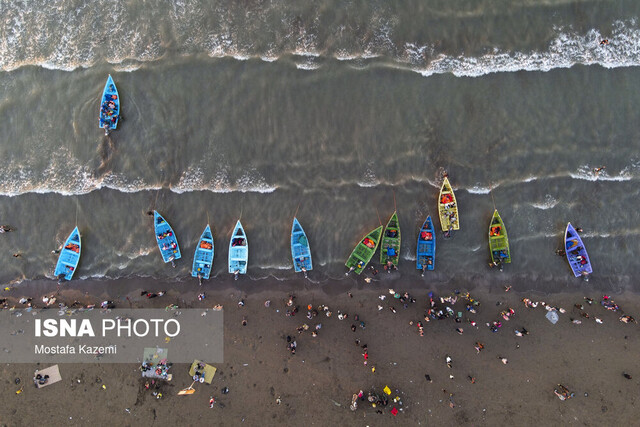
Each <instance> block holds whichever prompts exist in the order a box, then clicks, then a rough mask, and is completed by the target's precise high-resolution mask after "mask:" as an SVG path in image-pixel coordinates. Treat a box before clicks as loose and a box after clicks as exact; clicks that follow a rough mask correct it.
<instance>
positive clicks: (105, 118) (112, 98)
mask: <svg viewBox="0 0 640 427" xmlns="http://www.w3.org/2000/svg"><path fill="white" fill-rule="evenodd" d="M119 119H120V96H119V95H118V89H117V88H116V84H115V83H114V82H113V79H112V78H111V74H109V77H108V78H107V83H106V84H105V85H104V90H103V91H102V100H101V101H100V115H99V119H98V126H99V127H100V128H101V129H104V133H105V135H108V134H109V130H115V129H116V127H118V120H119Z"/></svg>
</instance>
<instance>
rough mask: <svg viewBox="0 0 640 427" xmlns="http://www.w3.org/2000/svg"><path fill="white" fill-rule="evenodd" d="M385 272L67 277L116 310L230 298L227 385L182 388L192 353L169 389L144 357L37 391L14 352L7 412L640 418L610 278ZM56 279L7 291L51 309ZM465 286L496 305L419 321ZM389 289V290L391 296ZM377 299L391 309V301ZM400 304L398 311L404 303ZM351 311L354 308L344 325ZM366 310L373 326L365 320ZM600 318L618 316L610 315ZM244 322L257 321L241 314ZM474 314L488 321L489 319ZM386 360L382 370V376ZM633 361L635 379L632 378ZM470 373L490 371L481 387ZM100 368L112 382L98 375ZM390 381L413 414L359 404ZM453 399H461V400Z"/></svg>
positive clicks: (66, 292)
mask: <svg viewBox="0 0 640 427" xmlns="http://www.w3.org/2000/svg"><path fill="white" fill-rule="evenodd" d="M387 277H389V278H387ZM381 279H382V280H380V281H378V282H373V283H372V284H365V283H363V282H362V280H361V279H360V280H357V281H352V280H348V281H345V280H342V281H334V282H328V283H325V284H323V285H320V286H318V285H311V284H305V283H304V281H303V279H302V278H300V280H299V281H291V282H281V281H278V280H276V279H271V280H264V281H251V282H249V281H243V280H242V278H240V279H239V280H238V281H237V282H235V281H233V279H232V278H230V280H228V281H224V282H222V286H220V284H219V283H218V281H216V285H217V286H212V285H211V284H205V285H204V286H203V287H200V286H198V284H197V281H195V279H194V282H193V283H192V284H189V283H185V282H179V283H173V284H172V283H169V282H167V281H157V280H155V279H152V278H137V279H122V280H118V281H105V282H106V283H105V282H101V281H87V282H85V283H82V281H77V283H74V282H76V281H74V282H71V283H70V284H69V283H68V284H67V285H66V288H65V287H63V288H61V293H60V297H59V298H60V300H59V301H64V302H67V303H70V302H73V301H75V300H78V301H80V302H81V303H83V304H84V303H85V301H86V302H89V303H98V304H99V302H100V300H102V299H113V300H114V302H115V303H116V307H117V306H118V305H120V306H122V307H124V304H127V306H128V304H131V306H132V307H140V308H143V307H144V308H150V307H165V306H167V305H169V304H177V305H179V306H180V307H189V306H191V307H209V308H210V307H212V306H214V305H216V304H222V305H223V306H224V333H225V337H224V341H225V349H224V350H225V363H222V364H216V365H215V366H216V367H217V368H218V373H217V374H216V377H215V378H214V381H213V383H212V384H211V385H206V384H203V385H200V386H195V387H196V389H197V391H196V393H195V394H194V395H193V396H176V393H177V391H179V390H180V389H182V388H185V387H187V386H188V385H189V384H190V383H191V378H190V377H189V375H188V374H187V373H186V371H187V370H188V366H187V365H184V364H176V365H174V366H173V367H172V372H173V375H174V378H173V380H172V381H171V382H169V383H166V384H163V385H162V386H161V389H160V390H161V391H162V393H163V398H162V399H156V398H155V397H153V396H152V395H151V392H150V391H149V390H145V388H144V382H145V381H144V380H143V379H142V378H141V376H140V371H139V369H138V368H139V367H138V366H137V365H135V364H103V363H95V364H60V371H61V375H62V377H63V381H62V382H61V383H59V384H53V385H52V386H51V387H47V388H45V389H41V390H37V389H35V388H33V387H32V384H31V381H30V378H31V374H32V373H33V371H34V370H35V369H39V368H42V366H37V364H3V365H2V374H1V375H0V383H1V384H4V385H5V386H4V387H2V388H0V396H1V397H2V399H3V400H4V402H6V404H7V412H6V413H7V414H8V416H7V421H9V422H10V423H12V422H13V423H26V422H31V421H33V422H37V421H43V420H46V421H48V422H54V423H62V422H71V423H77V422H78V419H81V422H86V420H88V419H89V418H91V419H100V420H105V422H106V420H109V422H118V423H121V424H125V425H126V424H130V423H134V422H135V423H145V424H151V423H154V422H155V423H157V424H159V425H168V424H175V423H177V422H180V421H181V420H182V421H183V420H184V419H183V417H185V416H186V417H188V418H187V419H188V420H189V422H190V423H192V424H205V423H207V422H210V417H212V416H214V417H216V418H218V419H219V420H220V421H222V422H224V423H229V424H239V423H241V422H242V421H243V420H244V422H246V423H248V425H255V424H259V423H266V424H277V423H284V422H291V420H296V423H303V422H304V423H307V424H318V423H322V424H326V423H342V424H344V423H345V422H346V423H347V424H355V425H388V424H394V425H406V424H407V423H411V424H413V425H420V424H424V423H432V422H444V423H446V424H453V423H456V424H474V425H496V424H497V423H500V424H504V423H506V422H515V423H519V424H531V423H534V422H540V421H543V422H554V421H558V420H564V422H566V423H570V422H572V421H575V422H581V423H586V424H587V425H589V424H594V425H595V424H602V423H605V422H608V423H610V422H611V421H612V420H616V421H618V422H620V423H622V422H626V423H627V424H629V425H630V423H631V420H633V419H634V418H633V413H635V411H633V410H631V409H630V408H631V406H632V405H637V404H638V402H637V400H638V398H637V397H636V394H637V393H636V392H635V390H637V387H638V385H639V383H638V379H640V371H637V370H638V369H639V368H638V364H637V357H636V355H637V354H638V352H640V340H639V339H638V335H637V328H638V325H637V324H623V323H621V322H619V321H618V317H619V315H620V313H612V312H610V311H607V310H605V309H604V308H603V307H602V306H601V305H600V304H599V301H600V299H601V297H602V292H600V291H599V290H596V289H593V288H590V289H585V288H580V289H575V290H573V292H558V293H554V294H549V295H545V296H542V295H541V294H539V293H523V292H519V291H517V289H516V288H515V286H514V288H513V289H512V290H511V291H509V292H505V291H504V288H503V284H502V282H499V283H498V282H496V283H493V284H492V285H490V286H489V287H488V289H485V288H483V286H481V285H478V284H476V285H475V286H474V287H473V288H465V287H464V286H456V285H461V284H460V283H453V282H449V283H447V284H438V285H433V286H429V287H426V286H418V285H417V284H415V283H414V284H413V285H414V286H403V282H406V283H407V284H409V281H406V280H403V279H402V278H401V277H397V278H395V279H394V278H393V274H392V275H386V274H385V275H384V276H382V277H381ZM52 282H53V281H50V280H47V281H34V282H30V283H29V286H25V287H19V289H18V288H16V289H12V290H11V291H10V292H6V291H4V292H3V298H5V297H6V296H7V294H8V293H10V294H12V295H11V296H10V297H11V298H12V300H13V299H14V298H20V297H21V296H24V294H26V293H27V292H28V293H30V294H31V295H33V298H34V301H33V302H35V303H36V305H37V306H41V305H42V302H41V301H38V300H37V298H39V297H41V296H42V295H44V294H47V293H48V292H46V291H55V282H53V283H52ZM51 285H54V286H53V287H52V286H51ZM70 285H72V286H70ZM250 285H251V286H250ZM347 285H349V286H347ZM389 288H393V289H395V290H396V291H398V292H404V291H408V292H409V293H410V294H412V296H413V297H414V298H415V299H416V302H415V303H410V304H408V307H407V308H404V307H403V306H402V304H399V303H398V300H396V299H394V298H393V297H392V296H390V295H389V291H388V289H389ZM454 289H459V290H460V291H461V292H466V291H469V292H470V293H471V295H472V296H473V297H474V298H476V299H478V300H479V301H481V305H480V306H479V307H478V309H477V314H470V313H468V312H466V311H465V310H464V304H462V303H461V302H460V301H458V302H457V303H456V304H455V305H453V306H452V307H453V309H454V311H456V312H457V311H463V312H464V315H463V322H461V323H455V322H454V321H453V320H452V318H448V319H443V320H432V321H430V322H426V323H424V331H425V334H424V335H425V336H423V337H421V336H420V335H419V333H418V329H417V326H416V322H417V321H423V316H424V312H425V310H426V309H427V305H428V292H429V291H433V292H434V294H435V295H436V297H440V296H443V297H445V296H447V295H450V294H451V293H452V292H453V290H454ZM141 290H148V291H152V292H157V291H160V290H166V291H167V294H166V295H164V296H162V297H157V298H153V299H147V298H145V297H144V296H141V295H140V291H141ZM201 291H204V292H205V293H206V295H207V296H206V299H205V300H203V301H198V300H197V293H199V292H201ZM348 292H350V293H351V295H352V297H350V296H349V294H348ZM49 293H50V292H49ZM290 294H293V295H295V296H296V299H295V304H296V305H299V306H300V307H301V308H300V312H299V314H298V315H297V316H295V317H287V316H285V311H286V310H287V306H286V304H285V302H286V300H287V299H288V296H289V295H290ZM382 295H385V296H386V298H385V300H380V299H379V297H380V296H382ZM585 296H588V297H590V298H593V299H594V300H595V301H594V304H593V306H589V307H588V308H587V310H588V311H590V312H591V314H592V318H590V319H585V318H581V317H580V316H579V312H578V311H577V309H576V308H575V307H573V305H574V304H576V303H579V302H584V299H583V298H584V297H585ZM126 297H129V300H127V299H126ZM525 297H526V298H531V299H534V300H537V301H539V300H540V299H543V300H544V301H546V302H547V303H548V304H550V305H555V306H559V307H563V308H564V309H565V310H566V313H565V314H560V320H559V322H558V323H557V324H555V325H552V324H551V323H550V322H549V321H547V319H546V318H545V313H546V311H545V310H544V309H543V308H542V307H541V306H539V307H537V308H535V309H531V308H526V307H525V306H524V305H523V303H522V301H521V300H522V298H525ZM612 297H613V299H614V300H615V301H616V302H617V303H618V304H619V305H620V306H621V308H622V309H623V310H624V312H625V313H627V314H630V315H632V316H634V317H636V318H638V317H640V316H637V315H636V314H637V313H638V312H640V295H638V294H635V293H633V292H629V291H624V292H622V293H618V294H615V295H613V296H612ZM241 299H242V300H244V301H245V305H244V306H242V307H240V306H239V305H238V301H240V300H241ZM265 300H270V301H271V304H270V306H269V307H265V306H264V301H265ZM497 303H500V305H499V306H498V305H496V304H497ZM307 304H311V305H313V306H314V307H318V306H321V305H328V306H329V307H330V308H331V310H332V311H333V313H334V314H333V316H332V317H330V318H327V317H324V316H322V315H320V317H321V318H313V319H311V320H309V319H307V318H306V310H305V308H306V305H307ZM378 305H381V306H383V309H382V310H378ZM389 306H393V307H394V308H395V310H396V312H395V313H394V312H392V311H391V310H389V309H388V307H389ZM508 307H512V308H513V309H514V310H515V316H514V318H513V319H511V320H510V321H505V320H502V324H503V326H502V328H501V330H499V331H498V332H497V333H492V332H491V331H490V330H489V328H488V327H486V326H485V324H486V323H488V322H492V321H495V320H499V319H500V312H502V311H504V310H506V309H507V308H508ZM338 312H342V313H348V314H350V315H351V317H350V318H348V319H345V320H342V321H341V320H339V319H338V318H337V313H338ZM356 313H357V314H358V315H359V318H360V319H361V320H362V321H363V322H365V323H366V328H364V329H363V328H361V327H358V326H357V324H358V322H354V321H353V316H354V315H355V314H356ZM593 316H597V317H599V318H601V319H602V320H603V321H604V323H603V324H597V323H596V322H595V321H593V318H594V317H593ZM244 318H246V319H247V321H248V324H247V326H242V324H241V321H242V320H243V319H244ZM570 318H578V319H582V321H583V323H582V324H581V325H575V324H572V323H571V321H570ZM469 320H474V321H476V326H472V325H471V324H470V323H469ZM409 322H414V324H413V325H410V324H409ZM304 323H307V324H309V325H310V326H311V327H313V325H315V324H316V323H322V329H320V330H319V334H318V337H316V338H314V337H311V335H310V331H306V332H303V333H301V334H298V333H297V332H296V328H297V327H299V326H300V325H301V324H304ZM352 324H354V325H356V331H355V332H352V331H351V328H350V326H351V325H352ZM522 327H525V328H526V329H527V330H528V331H529V332H530V333H529V335H527V336H525V337H517V336H515V334H514V332H513V331H514V329H516V328H518V329H519V328H522ZM456 328H462V329H463V331H464V333H463V334H462V335H460V334H458V333H457V332H456ZM287 336H291V337H292V338H293V339H294V340H296V341H297V344H298V347H297V352H296V354H295V355H293V354H291V353H290V351H289V350H288V349H287V341H286V339H285V338H286V337H287ZM355 339H359V340H360V345H359V346H356V345H354V340H355ZM478 341H479V342H482V343H483V344H484V346H485V348H484V350H483V351H482V352H481V353H480V354H477V353H476V350H475V349H474V342H478ZM364 344H366V345H367V348H368V354H369V360H368V362H369V364H368V365H367V366H363V353H362V352H363V350H362V348H361V346H362V345H364ZM446 356H450V357H451V358H452V359H453V364H452V365H453V366H452V368H451V369H449V368H447V366H446V363H445V357H446ZM499 357H506V358H508V360H509V363H508V364H506V365H505V364H503V363H501V362H500V360H499V359H498V358H499ZM371 367H375V368H376V370H375V372H372V371H371ZM623 372H624V373H626V372H628V373H629V374H630V375H631V376H632V377H633V379H631V380H629V379H626V378H625V377H623V376H622V373H623ZM425 375H429V376H430V378H431V379H432V382H428V381H427V380H426V379H425ZM449 375H453V377H454V378H449ZM468 376H472V377H474V378H475V379H476V382H475V383H473V384H472V383H471V382H470V381H469V380H468V378H467V377H468ZM16 377H19V378H21V380H22V385H23V386H24V391H23V392H22V393H21V394H19V395H16V394H15V391H16V389H18V386H16V385H15V384H14V378H16ZM97 378H100V382H96V381H97ZM78 380H79V381H80V382H78ZM557 384H563V385H565V386H567V387H568V388H569V389H570V390H571V391H573V392H575V397H574V398H573V399H570V400H568V401H565V402H561V401H560V400H558V399H557V398H556V397H555V396H554V395H553V389H554V387H556V386H557ZM102 385H105V386H106V389H102V388H101V387H102ZM385 385H388V386H389V387H390V389H392V391H393V395H392V397H393V396H395V395H398V396H399V397H400V398H401V401H402V402H403V406H402V409H403V411H402V412H400V413H399V414H398V415H397V417H394V416H393V415H391V414H390V413H389V410H390V409H391V406H387V407H385V408H383V409H382V411H383V413H382V414H378V413H376V410H375V409H373V408H370V407H368V405H367V403H366V402H359V408H358V410H356V411H355V412H351V411H350V410H349V405H350V403H351V397H352V395H353V394H354V393H357V392H358V391H359V390H363V391H364V392H365V393H366V392H368V391H369V390H370V389H371V388H372V387H373V388H375V389H376V390H377V391H380V390H381V389H382V388H384V386H385ZM224 387H228V388H229V390H230V391H229V393H228V394H223V393H222V392H221V389H223V388H224ZM396 390H397V392H396ZM443 390H446V392H445V391H443ZM618 391H619V392H618ZM585 393H586V394H587V396H585ZM451 394H453V396H450V395H451ZM210 397H215V399H216V404H215V405H214V407H213V408H209V405H208V401H209V398H210ZM277 399H280V402H281V403H280V404H278V403H277ZM450 399H451V400H450ZM450 402H453V403H454V405H455V407H454V408H451V407H450V406H449V404H450ZM31 405H33V407H42V408H46V411H45V413H44V414H43V413H41V412H38V411H33V412H32V411H27V412H26V413H25V411H24V408H25V407H32V406H31ZM396 406H397V405H396ZM127 410H128V411H127ZM69 417H72V419H71V420H69ZM131 417H133V418H134V419H132V418H131ZM65 420H66V421H65Z"/></svg>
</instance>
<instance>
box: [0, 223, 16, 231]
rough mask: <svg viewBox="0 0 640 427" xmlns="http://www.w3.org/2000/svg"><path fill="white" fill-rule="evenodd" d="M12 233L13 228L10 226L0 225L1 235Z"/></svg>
mask: <svg viewBox="0 0 640 427" xmlns="http://www.w3.org/2000/svg"><path fill="white" fill-rule="evenodd" d="M10 231H13V228H11V227H9V226H8V225H0V233H8V232H10Z"/></svg>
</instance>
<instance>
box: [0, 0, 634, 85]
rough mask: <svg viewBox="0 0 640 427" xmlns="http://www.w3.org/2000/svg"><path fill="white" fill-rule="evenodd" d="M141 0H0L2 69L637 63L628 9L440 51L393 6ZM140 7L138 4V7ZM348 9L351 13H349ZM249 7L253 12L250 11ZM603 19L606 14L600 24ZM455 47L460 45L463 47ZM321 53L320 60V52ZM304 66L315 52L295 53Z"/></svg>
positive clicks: (443, 70)
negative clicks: (515, 46)
mask: <svg viewBox="0 0 640 427" xmlns="http://www.w3.org/2000/svg"><path fill="white" fill-rule="evenodd" d="M140 9H141V8H140V5H139V2H136V1H134V2H115V3H113V2H112V3H104V4H85V5H84V6H81V7H78V6H77V5H76V4H75V3H72V2H69V1H65V0H62V1H60V2H57V6H56V7H50V4H49V2H45V1H42V0H33V1H30V2H19V3H14V4H12V5H11V6H9V7H6V6H5V7H4V8H2V11H3V20H2V21H0V32H2V34H3V37H2V39H0V70H4V71H12V70H15V69H17V68H19V67H24V66H30V65H31V66H41V67H44V68H48V69H56V70H65V71H71V70H75V69H77V68H88V67H93V66H96V65H104V64H110V65H111V66H114V67H115V68H116V69H117V70H119V71H133V70H135V69H138V68H139V67H140V66H142V65H143V64H144V63H148V62H152V61H158V60H161V59H162V58H165V57H167V56H172V55H173V56H178V57H188V56H198V55H203V54H205V55H208V56H209V57H213V58H235V59H236V60H239V61H246V60H248V59H252V58H259V59H261V60H263V61H265V62H273V61H276V60H279V59H282V58H288V57H292V56H293V57H295V58H297V57H303V58H316V59H321V58H324V60H325V61H329V60H335V61H338V62H345V61H346V62H347V63H348V64H349V66H353V67H355V68H365V67H364V65H370V63H371V62H375V63H376V65H380V66H383V67H384V66H387V67H390V68H400V69H406V70H410V71H414V72H417V73H420V74H421V75H423V76H431V75H434V74H453V75H455V76H459V77H478V76H483V75H486V74H489V73H500V72H518V71H550V70H553V69H559V68H570V67H572V66H574V65H576V64H582V65H600V66H602V67H605V68H617V67H630V66H639V65H640V28H638V24H637V20H636V19H635V18H631V19H627V20H624V21H623V20H618V21H615V22H613V23H611V27H612V30H611V32H610V34H607V35H606V38H607V39H608V40H609V44H608V45H605V46H602V45H600V41H601V40H602V39H603V38H605V36H604V35H603V34H601V33H600V31H599V30H597V29H591V30H589V31H586V32H585V33H578V32H576V31H574V30H573V29H572V28H571V27H555V28H553V32H554V34H555V36H554V37H553V39H552V40H551V41H550V42H549V44H548V46H547V47H546V49H541V50H531V51H513V50H510V49H509V48H508V47H502V46H495V47H493V48H492V49H491V50H490V51H487V52H484V53H481V54H476V55H472V54H467V55H463V54H456V53H455V52H444V51H442V48H441V46H440V45H439V44H438V43H435V42H430V43H424V42H421V41H418V40H413V41H412V40H405V39H403V36H404V35H405V34H406V33H407V31H399V27H400V26H401V25H404V24H406V23H405V22H403V21H402V19H401V18H400V17H399V16H397V15H396V13H395V11H394V10H392V9H391V8H388V9H387V8H385V7H384V6H382V7H372V8H371V9H370V14H367V9H366V8H365V9H362V10H359V11H360V12H361V13H362V15H361V16H359V17H355V18H354V19H357V20H358V21H360V22H358V23H356V24H354V23H352V22H350V19H351V18H344V20H340V21H337V22H333V23H327V22H323V19H325V16H324V14H323V12H322V11H321V8H316V7H313V6H310V7H309V8H308V9H305V10H303V11H302V12H304V13H287V12H284V13H283V10H282V4H280V3H278V2H269V3H268V4H261V3H260V2H259V4H244V3H242V4H240V3H238V4H234V3H233V2H232V3H231V4H217V3H214V2H211V3H209V2H187V3H183V2H175V1H174V2H170V6H169V7H166V6H158V9H153V7H151V10H149V11H148V13H141V12H140ZM142 9H144V8H142ZM347 15H350V14H347ZM249 16H251V19H249V18H248V17H249ZM606 24H608V23H603V25H605V26H606ZM409 37H411V36H409ZM461 49H464V47H462V48H461ZM321 62H323V61H321ZM293 64H294V66H296V67H298V68H301V69H317V68H318V67H319V65H318V63H317V62H308V61H302V62H300V61H295V60H294V61H293Z"/></svg>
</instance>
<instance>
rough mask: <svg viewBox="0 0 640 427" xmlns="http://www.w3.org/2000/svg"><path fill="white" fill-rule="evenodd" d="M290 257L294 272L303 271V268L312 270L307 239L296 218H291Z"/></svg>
mask: <svg viewBox="0 0 640 427" xmlns="http://www.w3.org/2000/svg"><path fill="white" fill-rule="evenodd" d="M291 258H292V260H293V268H294V270H295V271H296V273H299V272H301V271H303V269H304V271H311V270H313V262H312V259H311V248H310V247H309V240H308V239H307V235H306V233H305V232H304V229H303V228H302V226H301V225H300V223H299V222H298V219H297V218H293V225H292V226H291Z"/></svg>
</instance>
